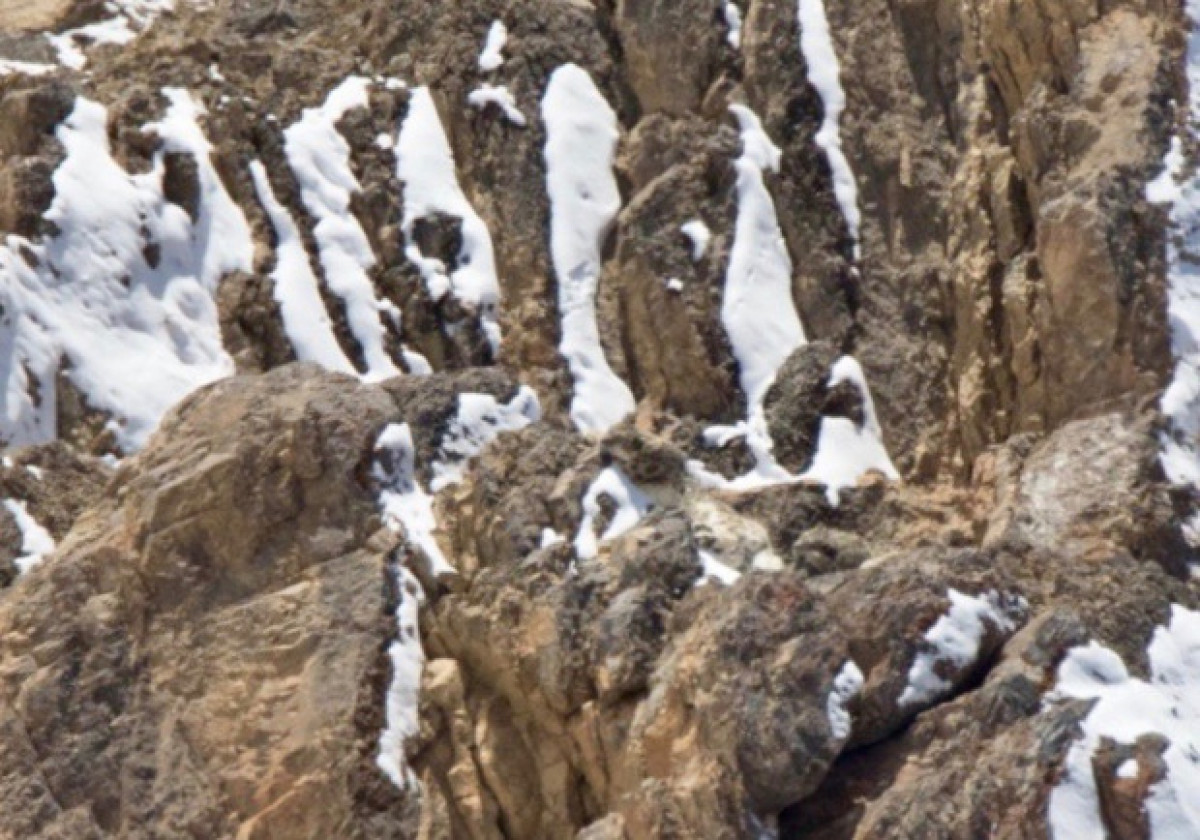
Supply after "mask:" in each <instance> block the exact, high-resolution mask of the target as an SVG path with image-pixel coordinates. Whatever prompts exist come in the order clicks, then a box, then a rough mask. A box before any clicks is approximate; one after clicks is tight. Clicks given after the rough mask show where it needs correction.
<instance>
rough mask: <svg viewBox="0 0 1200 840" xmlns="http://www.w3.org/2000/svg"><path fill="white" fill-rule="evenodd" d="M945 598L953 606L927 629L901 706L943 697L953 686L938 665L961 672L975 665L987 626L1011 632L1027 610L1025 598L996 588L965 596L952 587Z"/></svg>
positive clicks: (923, 702) (928, 701) (900, 702)
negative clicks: (1005, 594) (998, 590)
mask: <svg viewBox="0 0 1200 840" xmlns="http://www.w3.org/2000/svg"><path fill="white" fill-rule="evenodd" d="M946 597H948V598H949V599H950V609H949V611H948V612H947V613H946V614H945V615H943V616H942V617H941V618H939V619H938V620H937V622H936V623H934V625H933V626H932V627H930V628H929V630H928V632H926V634H925V644H924V649H923V650H922V651H921V652H920V653H918V654H917V656H916V658H915V659H914V660H913V663H912V666H911V667H910V668H909V669H908V685H907V686H906V687H905V689H904V691H903V692H902V693H901V695H900V698H899V700H898V701H897V703H898V704H899V705H900V706H901V707H904V706H915V705H924V704H927V703H932V702H933V701H935V700H939V699H941V698H942V697H944V696H945V695H946V694H947V693H948V692H949V691H950V690H951V689H952V688H953V686H952V685H951V684H950V683H949V682H948V681H947V680H946V679H945V678H944V677H942V676H941V675H940V674H939V673H938V667H939V666H941V667H945V666H947V665H949V666H951V667H953V668H954V670H956V671H961V670H963V669H964V668H967V667H968V666H970V665H972V664H973V663H974V662H975V661H976V660H978V658H979V647H980V645H982V644H983V637H984V634H985V633H986V632H987V628H988V626H989V625H990V626H991V627H994V628H996V629H997V630H1001V631H1003V632H1010V631H1012V630H1015V629H1016V627H1017V625H1018V623H1019V622H1020V621H1021V620H1022V618H1023V616H1024V612H1025V602H1024V600H1023V599H1020V598H1012V597H1006V596H1003V595H1001V594H1000V593H998V592H995V591H991V592H985V593H984V594H982V595H965V594H963V593H962V592H959V591H958V590H957V589H951V590H949V591H948V592H947V593H946Z"/></svg>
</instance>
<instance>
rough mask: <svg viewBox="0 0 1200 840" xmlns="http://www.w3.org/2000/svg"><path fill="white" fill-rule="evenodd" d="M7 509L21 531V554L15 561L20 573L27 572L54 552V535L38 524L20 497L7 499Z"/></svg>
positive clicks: (5, 502)
mask: <svg viewBox="0 0 1200 840" xmlns="http://www.w3.org/2000/svg"><path fill="white" fill-rule="evenodd" d="M4 507H5V509H6V510H7V511H8V512H9V513H10V514H12V518H13V519H14V520H15V521H16V523H17V530H18V531H20V532H21V552H22V554H21V556H20V557H18V558H17V559H16V560H15V561H13V562H14V563H15V564H16V566H17V571H18V572H19V573H20V574H25V573H26V572H28V571H29V570H30V569H32V568H33V567H34V566H36V565H38V564H39V563H41V562H42V561H43V560H45V559H46V555H48V554H53V553H54V548H55V545H54V537H52V536H50V532H49V531H47V530H46V529H45V528H43V527H42V526H41V525H39V524H38V522H37V520H36V519H34V518H33V517H32V516H31V515H30V513H29V509H28V507H27V506H26V504H25V502H23V501H20V500H18V499H5V500H4Z"/></svg>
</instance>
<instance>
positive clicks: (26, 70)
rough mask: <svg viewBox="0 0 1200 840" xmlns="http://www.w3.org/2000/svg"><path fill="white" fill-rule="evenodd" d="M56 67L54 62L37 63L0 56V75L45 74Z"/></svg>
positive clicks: (51, 71)
mask: <svg viewBox="0 0 1200 840" xmlns="http://www.w3.org/2000/svg"><path fill="white" fill-rule="evenodd" d="M57 69H58V67H57V66H56V65H54V64H39V63H37V62H32V61H13V60H11V59H7V58H0V76H13V75H16V76H45V75H46V74H48V73H53V72H54V71H55V70H57Z"/></svg>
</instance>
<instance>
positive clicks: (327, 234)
mask: <svg viewBox="0 0 1200 840" xmlns="http://www.w3.org/2000/svg"><path fill="white" fill-rule="evenodd" d="M369 84H370V82H369V81H368V80H367V79H364V78H361V77H358V76H352V77H350V78H348V79H346V80H345V81H344V82H342V84H340V85H339V86H338V87H336V88H335V89H334V90H333V91H331V92H330V94H329V97H328V98H327V99H326V100H325V103H324V104H323V105H322V106H321V107H319V108H308V109H306V110H305V111H304V113H303V115H302V116H301V118H300V121H299V122H297V123H295V124H294V125H292V126H290V127H289V128H288V129H287V130H286V131H284V151H285V152H286V154H287V159H288V163H289V164H290V165H291V167H292V171H293V172H294V173H295V175H296V180H297V182H298V183H299V185H300V195H301V198H302V199H303V201H304V206H305V207H307V208H308V211H309V213H311V214H312V216H313V218H314V219H315V220H316V224H315V226H314V228H313V236H314V238H315V239H316V241H317V247H318V248H319V250H320V252H321V265H322V267H323V268H324V270H325V282H326V284H327V285H328V286H329V289H330V291H332V292H333V293H334V294H336V295H337V296H338V297H339V298H341V299H342V301H343V302H344V304H345V310H346V320H347V322H348V323H349V326H350V332H351V333H352V334H353V335H354V338H355V340H356V341H358V343H359V346H360V347H361V348H362V351H363V357H364V359H365V360H366V365H367V372H366V377H367V379H368V380H370V381H377V380H381V379H387V378H389V377H392V376H397V375H399V373H400V370H399V368H397V367H396V364H395V362H393V360H392V358H391V356H390V355H389V354H388V352H387V349H386V348H385V346H384V325H383V322H382V321H381V319H380V314H381V312H382V310H383V309H384V308H385V307H384V305H383V304H381V303H380V301H379V300H378V299H377V298H376V296H375V288H374V286H373V285H372V283H371V278H370V276H369V275H368V274H367V271H368V270H369V269H370V268H371V267H372V266H374V265H375V254H374V253H373V252H372V251H371V244H370V242H369V241H368V240H367V235H366V234H365V233H364V232H363V229H362V225H360V224H359V222H358V219H357V218H355V215H354V213H353V212H352V211H351V209H350V198H351V196H352V195H353V194H354V193H356V192H358V191H359V190H360V189H361V187H360V186H359V183H358V179H357V178H355V177H354V172H353V171H352V170H351V168H350V147H349V145H348V144H347V143H346V140H345V138H343V137H342V135H341V134H340V133H339V132H338V130H337V127H336V126H337V123H338V121H339V120H341V119H342V117H343V116H345V115H346V114H347V113H348V112H350V111H352V110H354V109H355V108H365V107H367V105H368V100H367V88H368V85H369Z"/></svg>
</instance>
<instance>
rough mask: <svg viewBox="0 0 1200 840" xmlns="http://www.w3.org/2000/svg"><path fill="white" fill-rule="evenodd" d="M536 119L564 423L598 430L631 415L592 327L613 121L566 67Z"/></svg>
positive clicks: (611, 184)
mask: <svg viewBox="0 0 1200 840" xmlns="http://www.w3.org/2000/svg"><path fill="white" fill-rule="evenodd" d="M542 120H543V121H544V122H545V124H546V186H547V190H548V191H549V194H550V211H551V218H550V253H551V258H552V260H553V262H554V271H555V274H556V276H557V278H558V308H559V312H560V314H561V316H562V343H561V344H560V345H559V350H560V351H561V352H562V355H563V357H564V358H566V360H567V363H568V365H569V367H570V369H571V375H572V377H573V378H574V381H575V393H574V395H573V397H572V400H571V419H572V420H574V422H575V425H576V426H577V427H578V428H579V429H580V430H582V431H585V432H596V431H603V430H605V429H607V428H609V427H611V426H613V425H615V424H616V423H618V422H620V421H621V420H622V419H623V418H624V417H626V416H627V415H628V414H630V413H631V412H632V411H633V410H634V408H635V404H634V398H633V394H632V393H631V392H630V390H629V387H628V386H627V385H626V384H625V383H624V382H622V381H621V379H620V377H618V376H617V375H616V374H615V373H614V372H613V370H612V368H611V367H609V364H608V360H607V359H606V358H605V357H604V350H603V348H602V347H601V344H600V328H599V325H598V324H597V321H596V290H597V287H598V285H599V279H600V267H601V258H600V251H601V247H602V244H603V242H604V238H605V236H606V235H607V234H608V231H609V229H610V228H611V227H612V224H613V221H614V220H615V219H616V217H617V213H618V212H619V211H620V209H621V194H620V191H619V190H618V188H617V181H616V178H615V177H614V175H613V169H612V167H613V158H614V156H615V154H616V148H617V139H618V137H619V132H618V129H617V116H616V114H615V113H613V110H612V108H611V107H610V106H609V104H608V102H607V101H605V99H604V96H603V95H602V94H601V93H600V91H599V90H597V88H596V85H595V83H593V82H592V79H591V77H590V76H589V75H588V74H587V72H586V71H585V70H583V69H582V68H580V67H578V66H576V65H574V64H566V65H563V66H562V67H559V68H558V69H557V70H555V71H554V73H553V75H551V77H550V83H549V85H548V87H547V88H546V95H545V98H544V99H543V100H542Z"/></svg>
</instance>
